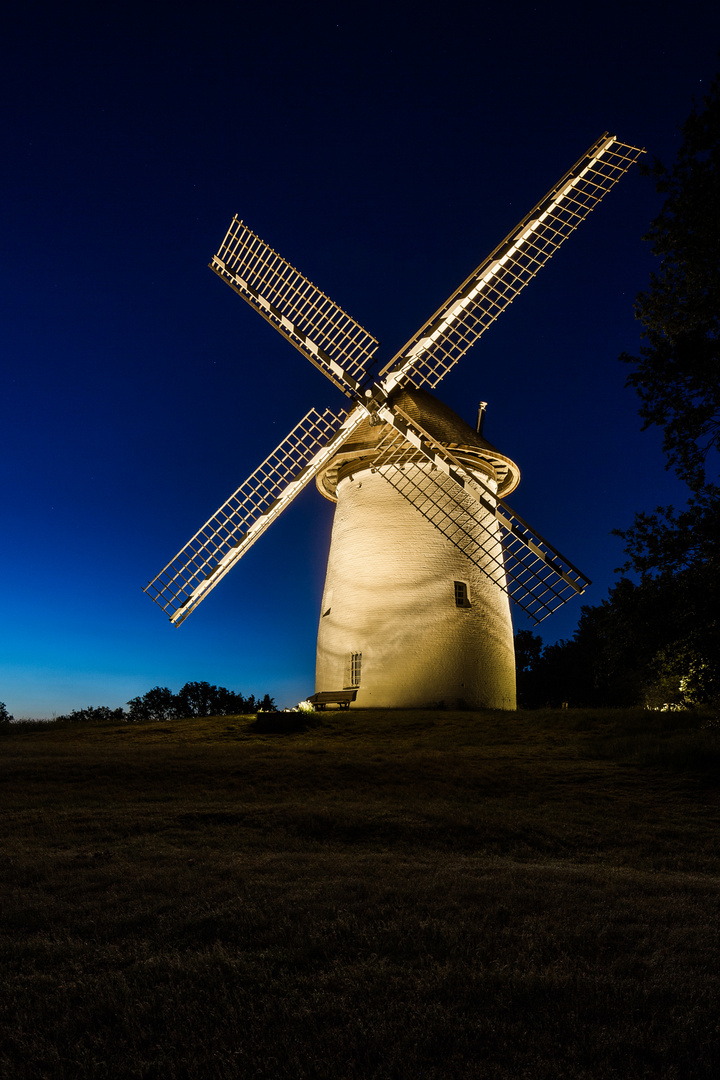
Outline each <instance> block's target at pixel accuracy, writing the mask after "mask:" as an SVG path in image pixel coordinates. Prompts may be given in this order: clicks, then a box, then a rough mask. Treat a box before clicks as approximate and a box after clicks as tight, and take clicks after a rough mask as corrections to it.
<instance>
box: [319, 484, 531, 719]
mask: <svg viewBox="0 0 720 1080" xmlns="http://www.w3.org/2000/svg"><path fill="white" fill-rule="evenodd" d="M412 467H413V468H419V466H412ZM463 498H464V499H467V496H463ZM337 499H338V502H337V508H336V511H335V522H334V525H333V533H332V540H331V545H330V554H329V557H328V568H327V577H326V581H325V589H324V594H323V602H322V607H321V615H320V626H319V631H318V648H317V669H316V682H315V689H316V691H323V690H338V689H340V688H342V687H345V686H349V685H350V656H351V654H352V653H362V677H361V682H360V687H359V692H358V695H357V701H356V703H355V704H356V706H357V707H359V708H373V707H377V708H381V707H382V708H393V707H398V708H411V707H423V706H431V705H435V704H437V703H439V702H445V704H446V705H448V706H449V707H455V706H458V705H462V704H463V703H464V704H466V705H468V706H470V707H473V706H482V707H487V708H500V709H514V708H515V660H514V648H513V631H512V623H511V619H510V606H509V600H508V597H507V595H506V594H505V593H504V592H503V591H502V589H500V588H498V586H497V585H496V584H494V583H493V581H492V580H491V579H490V578H488V577H487V576H486V574H484V573H483V572H482V571H481V570H479V569H478V568H477V567H476V566H474V565H473V564H472V563H471V562H469V560H468V559H467V558H466V557H465V556H464V555H463V554H462V553H461V552H460V551H458V549H457V548H456V547H455V546H454V545H453V544H452V543H451V542H450V541H449V540H448V539H446V537H444V536H443V535H442V533H440V532H439V531H438V530H437V529H436V528H435V527H434V526H433V525H432V524H431V523H430V522H429V521H427V519H426V518H424V517H423V516H422V515H421V514H420V513H419V512H418V511H417V510H416V509H415V508H414V507H413V506H412V505H411V504H410V503H409V502H408V501H407V500H406V499H405V498H404V497H403V496H402V495H400V494H399V493H398V492H397V491H395V489H394V488H393V487H391V485H390V484H389V483H388V482H387V481H386V480H384V479H383V477H382V476H381V475H380V473H378V472H375V473H372V472H371V471H370V469H369V468H365V469H362V470H360V469H359V470H358V471H357V472H355V473H354V475H353V477H352V478H350V477H345V479H341V480H340V483H339V484H338V488H337ZM467 505H468V507H469V508H470V509H471V511H472V513H473V515H474V516H477V514H478V512H479V511H478V505H477V503H475V502H473V501H471V500H469V499H468V502H467ZM490 520H491V521H494V519H492V518H490ZM498 545H499V541H498ZM497 550H498V549H496V553H497ZM454 581H464V582H466V584H467V586H468V594H469V600H470V606H469V607H466V608H460V607H457V606H456V604H455V590H454V584H453V583H454Z"/></svg>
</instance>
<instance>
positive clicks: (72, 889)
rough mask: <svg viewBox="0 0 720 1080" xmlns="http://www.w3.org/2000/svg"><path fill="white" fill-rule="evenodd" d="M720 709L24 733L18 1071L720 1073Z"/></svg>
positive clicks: (10, 856)
mask: <svg viewBox="0 0 720 1080" xmlns="http://www.w3.org/2000/svg"><path fill="white" fill-rule="evenodd" d="M282 719H283V718H282V717H280V718H279V721H278V722H282ZM706 720H707V718H706ZM702 722H703V718H702V717H697V716H688V715H687V714H682V715H681V714H659V713H655V714H650V713H641V712H620V711H615V712H605V713H602V712H595V713H592V712H588V711H583V712H581V711H573V710H568V711H564V712H563V711H555V712H551V711H548V712H532V713H531V712H527V713H522V712H519V713H517V714H503V713H494V712H488V713H474V714H473V713H452V712H434V713H433V712H394V713H391V712H388V713H384V712H354V713H349V714H348V713H328V714H321V715H319V716H318V718H317V723H316V726H309V727H308V728H307V729H306V730H304V731H299V732H294V733H278V732H273V731H267V732H265V733H263V732H259V731H258V730H257V729H256V728H255V727H254V724H253V719H252V718H250V717H238V718H227V717H223V718H219V719H210V720H181V721H172V722H168V723H165V724H145V725H140V726H130V725H120V724H117V725H108V726H92V727H91V726H79V725H75V726H74V727H65V728H57V727H55V728H52V727H48V728H47V729H36V728H32V727H29V728H28V729H26V730H24V731H21V730H18V729H14V730H13V733H12V734H10V735H8V736H6V737H4V738H3V739H2V740H1V741H0V758H1V763H0V769H1V773H0V775H1V778H2V788H1V790H2V807H3V810H2V817H1V818H0V824H1V827H2V833H3V837H2V852H1V854H0V866H1V868H2V880H3V890H2V908H1V909H0V921H1V924H2V928H1V931H0V934H1V936H0V978H1V979H2V990H1V994H0V1010H1V1013H2V1020H1V1025H2V1029H1V1032H0V1035H1V1037H2V1042H1V1044H0V1075H1V1076H2V1077H3V1078H12V1080H43V1078H52V1080H54V1078H62V1080H86V1078H90V1077H98V1078H99V1077H102V1078H107V1080H115V1078H117V1080H128V1078H143V1080H149V1078H153V1080H155V1078H157V1080H195V1078H202V1080H204V1078H213V1080H214V1078H217V1080H224V1078H234V1077H238V1078H245V1077H248V1078H268V1080H284V1078H290V1077H292V1078H293V1080H305V1078H307V1080H344V1078H360V1080H391V1078H392V1080H409V1078H411V1077H412V1078H415V1077H417V1078H422V1080H430V1078H434V1080H440V1078H442V1080H456V1078H457V1080H465V1078H488V1080H560V1078H568V1080H569V1078H572V1080H586V1078H587V1080H589V1078H593V1080H595V1078H597V1080H601V1078H602V1080H609V1078H615V1077H617V1078H618V1080H619V1078H622V1080H632V1078H639V1077H648V1078H649V1077H663V1078H667V1080H672V1078H677V1080H700V1078H707V1080H710V1078H713V1080H716V1078H717V1077H718V1076H720V1018H719V1017H720V1013H719V1010H718V1006H719V1004H720V1000H719V998H720V995H719V993H718V975H719V973H720V918H719V892H720V888H719V887H720V843H719V837H720V831H719V829H718V824H719V821H720V734H719V732H718V728H717V727H716V726H713V724H712V721H711V722H710V726H702ZM273 723H274V721H273V720H272V719H271V720H270V726H272V724H273Z"/></svg>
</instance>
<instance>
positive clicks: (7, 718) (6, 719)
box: [0, 701, 15, 724]
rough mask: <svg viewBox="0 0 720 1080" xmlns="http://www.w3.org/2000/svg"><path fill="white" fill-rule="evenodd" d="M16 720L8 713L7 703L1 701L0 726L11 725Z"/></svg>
mask: <svg viewBox="0 0 720 1080" xmlns="http://www.w3.org/2000/svg"><path fill="white" fill-rule="evenodd" d="M14 719H15V717H14V716H11V715H10V713H9V712H8V711H7V707H6V705H5V702H4V701H0V724H10V723H12V721H13V720H14Z"/></svg>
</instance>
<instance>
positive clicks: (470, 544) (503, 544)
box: [373, 405, 590, 623]
mask: <svg viewBox="0 0 720 1080" xmlns="http://www.w3.org/2000/svg"><path fill="white" fill-rule="evenodd" d="M378 415H379V416H380V417H381V419H383V420H384V421H386V423H388V424H391V425H392V427H391V430H390V432H389V433H388V434H387V435H386V436H385V438H384V439H383V440H382V442H381V443H380V444H379V447H378V456H377V457H376V458H375V460H374V462H373V468H374V469H375V470H377V471H378V472H379V473H380V474H381V475H382V476H383V477H384V479H385V480H387V481H388V483H389V484H391V485H392V486H393V487H394V488H395V490H396V491H398V492H399V493H400V494H401V495H403V496H404V498H406V499H407V500H408V502H410V503H411V504H412V505H413V506H414V507H415V508H416V509H417V510H418V511H419V512H420V513H421V514H422V515H423V516H424V517H426V518H427V519H428V521H430V522H431V523H432V524H433V525H434V526H435V528H436V529H438V530H439V531H440V532H441V533H443V535H444V536H446V537H447V538H448V539H449V540H450V541H451V542H452V543H453V544H454V545H455V546H456V547H457V548H458V549H459V550H460V551H462V552H463V553H464V554H465V555H466V556H467V558H468V559H469V560H470V562H472V563H474V564H475V565H476V566H477V567H478V568H479V569H480V570H482V571H483V573H486V574H487V575H488V576H489V577H490V578H491V579H492V580H493V581H494V582H495V584H496V585H498V587H499V588H501V589H503V590H504V591H505V592H506V593H507V594H508V595H509V596H510V597H511V599H512V600H514V601H515V603H516V604H517V605H518V606H519V607H521V608H522V609H523V611H525V612H526V614H527V615H529V616H530V618H531V619H533V620H534V622H536V623H539V622H542V620H543V619H545V618H547V616H548V615H551V614H552V613H553V612H554V611H557V609H558V608H559V607H561V606H562V604H564V603H565V602H566V601H567V600H570V599H571V598H572V597H573V596H575V595H578V594H581V593H583V592H584V591H585V588H586V587H587V585H589V584H590V581H589V579H588V578H587V577H585V575H584V574H582V573H581V571H579V570H578V569H577V568H576V567H575V566H573V564H572V563H571V562H569V561H568V560H567V559H566V558H565V557H564V556H563V555H561V554H560V552H559V551H558V550H557V549H556V548H554V547H553V546H552V545H551V544H549V543H548V542H547V540H545V539H544V538H543V537H542V536H541V535H540V533H538V532H537V530H535V529H533V528H531V526H530V525H528V523H527V522H526V521H524V520H523V519H522V518H521V517H519V515H518V514H516V513H514V511H513V510H511V509H510V507H509V506H508V505H507V503H505V502H504V501H503V500H502V499H498V498H497V496H496V495H495V494H494V492H493V491H492V490H491V489H490V488H489V487H487V485H486V484H484V483H483V482H482V481H481V480H480V479H479V478H478V477H477V476H475V475H474V474H472V475H471V474H470V473H469V471H468V469H467V467H466V466H464V465H463V464H462V462H461V461H460V460H459V459H458V458H457V457H456V456H455V455H454V454H452V453H451V452H450V451H449V450H448V449H447V448H446V447H444V446H443V445H442V443H439V442H437V440H435V439H434V438H433V437H432V436H431V435H430V434H429V433H428V432H427V431H425V429H424V428H422V427H421V426H420V424H418V423H417V421H415V420H412V419H411V417H410V416H408V414H407V413H406V412H404V410H403V409H401V408H399V406H387V405H386V406H384V407H382V408H381V409H380V410H379V414H378ZM423 459H425V462H427V463H429V464H427V465H425V464H424V462H423ZM411 465H412V466H418V465H419V466H420V467H415V468H409V467H408V466H411ZM463 492H464V493H465V494H466V495H469V496H471V498H472V499H473V500H474V502H475V503H476V504H477V505H478V509H479V510H481V511H482V514H481V516H480V517H478V516H477V515H476V514H474V513H472V512H471V510H470V509H469V508H468V503H467V500H466V499H465V500H463V498H462V493H463ZM499 541H500V542H499Z"/></svg>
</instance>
